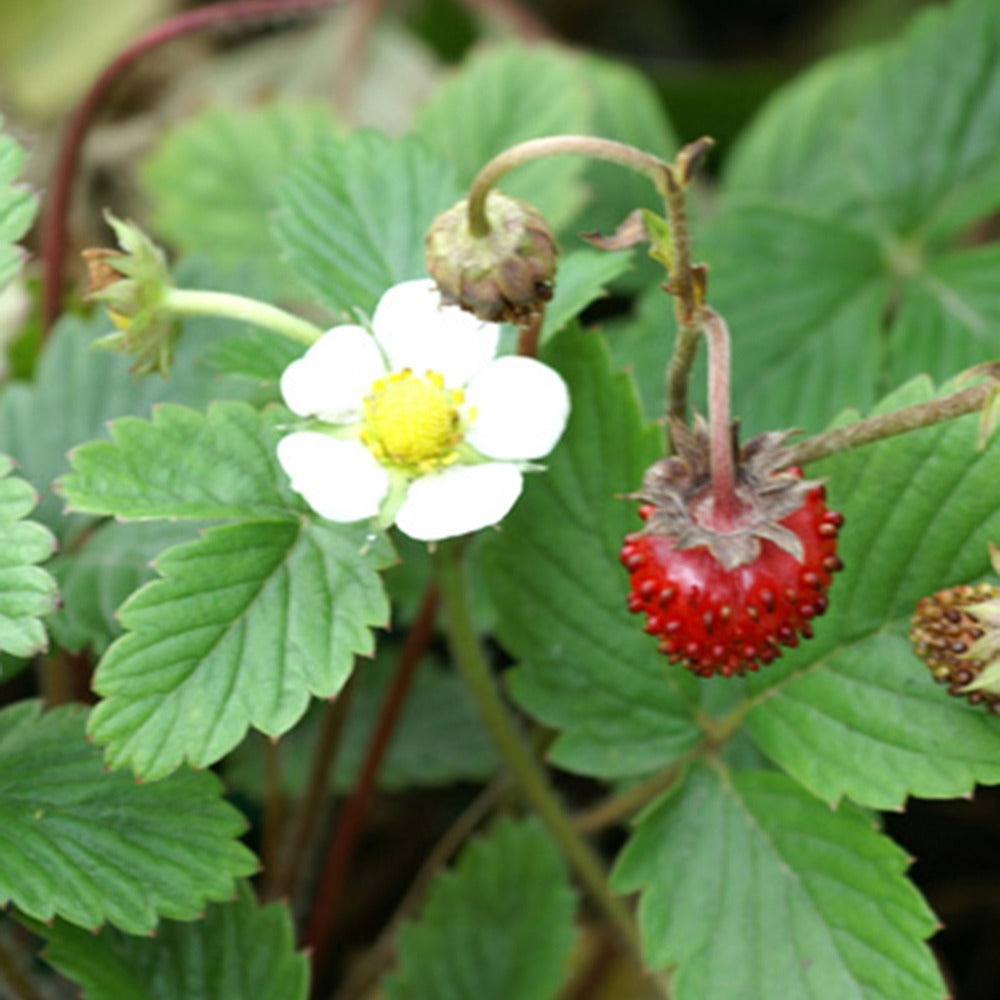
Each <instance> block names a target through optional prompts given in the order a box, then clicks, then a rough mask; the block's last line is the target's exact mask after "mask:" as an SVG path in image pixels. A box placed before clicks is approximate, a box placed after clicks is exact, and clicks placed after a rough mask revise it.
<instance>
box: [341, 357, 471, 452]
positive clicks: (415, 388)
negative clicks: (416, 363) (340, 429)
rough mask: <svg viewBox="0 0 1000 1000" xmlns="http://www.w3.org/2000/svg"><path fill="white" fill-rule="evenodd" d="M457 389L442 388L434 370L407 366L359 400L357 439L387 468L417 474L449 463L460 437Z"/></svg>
mask: <svg viewBox="0 0 1000 1000" xmlns="http://www.w3.org/2000/svg"><path fill="white" fill-rule="evenodd" d="M463 401H464V394H463V393H462V390H461V389H447V388H446V387H445V384H444V377H443V376H442V375H440V374H439V373H438V372H430V371H429V372H427V373H426V374H424V375H415V374H414V373H413V372H412V371H410V369H409V368H406V369H404V370H403V371H401V372H394V373H393V374H391V375H388V376H386V377H385V378H381V379H379V380H378V381H377V382H376V383H375V384H374V385H373V386H372V391H371V394H370V395H369V396H367V397H366V399H365V426H364V428H363V430H362V432H361V438H362V440H363V441H364V442H365V444H366V445H367V446H368V447H369V448H370V449H371V450H372V452H373V453H374V455H375V457H376V458H377V459H378V460H379V461H380V462H384V463H386V464H388V465H400V466H407V467H410V468H416V469H420V470H426V469H430V468H434V467H436V466H439V465H447V464H448V463H450V462H453V461H455V459H456V458H457V454H456V452H455V445H457V444H458V442H459V441H461V439H462V415H461V413H460V412H459V407H460V406H461V405H462V403H463Z"/></svg>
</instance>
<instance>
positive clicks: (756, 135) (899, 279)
mask: <svg viewBox="0 0 1000 1000" xmlns="http://www.w3.org/2000/svg"><path fill="white" fill-rule="evenodd" d="M956 51H961V52H962V59H961V67H960V69H957V70H956V71H954V72H952V71H951V70H950V69H949V68H948V67H950V66H951V64H952V63H953V62H954V59H955V52H956ZM998 54H1000V7H998V6H997V5H996V4H995V3H993V2H992V0H960V2H957V3H955V4H952V5H950V6H949V7H948V8H947V9H943V8H940V9H934V10H930V11H926V12H923V13H922V14H921V16H920V17H918V18H917V19H916V20H915V21H914V23H913V25H912V27H911V29H910V30H909V31H908V32H907V34H906V35H905V37H904V38H903V39H901V40H900V41H899V42H896V43H893V44H891V45H887V46H883V47H881V48H879V49H877V50H874V51H870V52H866V53H862V54H860V55H852V56H847V57H839V58H838V59H837V60H835V61H834V62H832V63H830V64H828V65H825V66H823V67H821V68H819V69H817V70H815V71H814V72H813V73H812V74H810V75H809V76H808V77H806V78H805V80H803V81H801V82H798V83H795V84H793V85H792V87H791V89H790V90H789V91H788V93H787V94H781V95H779V96H778V97H776V98H775V100H774V102H773V103H772V105H771V106H770V107H769V108H768V109H767V110H765V112H764V113H763V114H762V115H761V117H760V118H759V120H758V122H757V123H756V124H755V125H754V126H752V127H751V130H750V133H749V135H748V136H747V138H745V139H744V142H743V146H742V147H741V150H740V151H739V152H738V153H737V155H736V156H735V157H734V159H733V164H732V167H731V170H732V175H731V177H730V178H729V179H727V182H726V184H725V185H724V187H725V191H726V194H727V198H728V200H727V202H725V203H724V204H723V206H722V207H721V210H720V211H719V212H718V214H717V221H716V222H713V223H712V224H711V225H710V226H709V227H708V232H707V233H706V238H705V242H704V247H705V250H706V257H707V259H708V260H709V261H710V262H711V265H712V279H711V284H712V301H713V304H714V305H715V306H716V307H717V308H718V309H719V310H720V311H721V312H722V313H723V314H724V315H726V317H727V319H728V320H729V323H730V327H731V329H732V330H733V336H734V357H735V359H736V360H735V364H734V373H735V380H734V395H735V404H736V406H735V408H736V411H737V412H738V413H739V414H740V416H741V418H742V419H743V422H744V426H745V427H746V428H747V430H750V431H756V430H765V429H770V428H773V427H788V426H797V427H805V428H807V429H809V430H819V429H820V428H821V427H822V426H823V425H824V424H825V423H826V422H827V421H828V420H829V419H830V418H831V417H832V416H833V414H834V413H835V412H836V410H837V409H838V408H839V407H840V406H843V405H844V404H847V405H851V406H859V407H862V408H867V407H869V406H871V405H872V404H873V403H874V401H875V399H876V398H877V395H878V394H879V393H880V392H882V391H884V388H885V387H886V386H891V385H898V384H899V383H900V382H901V381H902V380H904V379H907V378H911V377H913V376H915V375H917V374H921V373H928V374H930V375H931V376H932V377H933V378H937V379H945V378H949V377H951V376H952V375H954V374H955V373H956V367H948V366H949V365H955V364H956V363H957V367H959V368H963V367H969V366H971V365H973V364H976V363H978V362H983V361H989V360H992V359H993V357H994V356H995V355H996V352H997V346H998V337H997V334H996V333H995V323H994V322H993V320H994V316H995V315H996V312H997V305H996V301H995V300H996V294H995V284H996V283H995V282H994V281H990V280H988V277H989V275H990V274H991V264H992V260H993V259H994V258H995V255H994V254H993V251H992V249H991V248H981V247H977V248H976V249H975V250H973V251H960V252H957V253H956V252H954V250H953V249H950V248H949V243H952V244H956V245H959V246H961V245H963V244H966V243H968V242H970V240H969V235H968V234H967V233H966V232H964V231H965V230H966V229H968V227H969V225H970V223H974V222H976V221H977V220H980V219H985V218H987V217H989V215H990V214H991V213H992V212H994V211H995V210H996V209H997V207H998V206H1000V193H998V192H1000V152H998V150H997V146H996V143H994V142H993V141H992V140H991V138H990V137H991V136H992V135H994V134H995V133H996V132H997V131H998V130H1000V68H998V67H1000V58H998ZM942 81H945V82H942ZM985 238H988V230H987V231H984V233H983V234H982V235H977V236H976V240H975V241H976V242H981V241H982V240H983V239H985ZM942 255H943V256H942ZM939 256H941V259H940V261H939V260H938V257H939Z"/></svg>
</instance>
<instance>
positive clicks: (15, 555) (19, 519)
mask: <svg viewBox="0 0 1000 1000" xmlns="http://www.w3.org/2000/svg"><path fill="white" fill-rule="evenodd" d="M12 468H13V463H12V462H11V460H10V459H9V458H8V457H7V456H6V455H0V650H2V651H3V652H5V653H12V654H13V655H14V656H31V655H32V654H34V653H38V652H40V651H41V650H43V649H45V647H46V646H47V645H48V639H47V637H46V635H45V628H44V626H43V625H42V623H41V621H39V619H40V618H42V617H43V616H44V615H47V614H50V613H51V612H52V611H54V610H55V606H56V583H55V580H53V579H52V577H51V576H50V575H49V574H48V572H46V570H44V569H42V568H41V567H40V566H36V565H35V564H36V563H40V562H42V561H43V560H45V559H47V558H48V557H49V556H50V555H52V550H53V549H54V548H55V545H56V540H55V538H54V537H53V536H52V533H51V532H50V531H49V530H48V528H45V527H43V526H42V525H40V524H38V523H37V522H35V521H27V520H25V518H26V517H27V516H28V514H30V513H31V511H32V510H33V509H34V507H35V504H36V503H37V502H38V496H37V494H36V493H35V491H34V489H32V487H31V486H29V485H28V483H26V482H25V481H24V480H23V479H20V478H19V477H17V476H11V475H10V471H11V469H12Z"/></svg>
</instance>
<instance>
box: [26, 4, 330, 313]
mask: <svg viewBox="0 0 1000 1000" xmlns="http://www.w3.org/2000/svg"><path fill="white" fill-rule="evenodd" d="M340 2H343V0H234V2H232V3H219V4H213V5H212V6H210V7H200V8H198V9H197V10H191V11H187V12H185V13H183V14H178V15H177V16H176V17H172V18H170V19H169V20H167V21H164V22H163V23H162V24H159V25H157V26H156V27H155V28H152V29H151V30H150V31H148V32H147V33H146V34H145V35H143V36H142V37H141V38H139V39H138V40H137V41H135V42H133V43H132V44H131V45H130V46H128V48H126V49H124V50H123V51H122V52H120V53H119V54H118V55H117V56H116V57H115V58H114V59H113V60H112V61H111V62H110V63H109V64H108V65H107V66H106V67H105V69H104V71H103V72H102V73H101V75H100V76H99V77H98V78H97V79H96V80H95V81H94V83H93V85H92V86H91V88H90V90H89V91H87V93H86V95H85V96H84V98H83V100H82V101H81V102H80V103H79V104H78V105H77V107H76V109H75V110H74V111H73V114H72V115H71V116H70V119H69V123H68V125H67V126H66V132H65V134H64V136H63V141H62V145H61V146H60V149H59V155H58V157H57V159H56V165H55V171H54V174H53V178H52V185H51V188H50V190H49V195H48V202H47V204H46V208H45V216H44V218H43V220H42V232H41V242H42V267H43V274H42V329H43V330H44V331H45V332H48V330H49V329H50V328H51V327H52V324H53V323H55V321H56V319H57V318H58V316H59V313H60V311H61V309H62V297H63V268H64V264H65V258H66V243H67V219H68V217H69V207H70V201H71V199H72V194H73V178H74V175H75V173H76V167H77V161H78V160H79V157H80V149H81V147H82V146H83V140H84V139H85V138H86V135H87V132H88V131H89V129H90V126H91V124H92V122H93V119H94V116H95V114H96V113H97V111H98V110H99V108H100V106H101V104H102V103H103V101H104V98H105V97H106V96H107V93H108V91H109V90H110V89H111V87H112V85H113V84H114V83H116V82H117V80H118V79H119V77H121V75H122V74H123V73H124V72H125V70H126V69H128V67H129V66H131V65H132V63H134V62H135V61H136V60H137V59H139V57H140V56H143V55H145V54H146V53H147V52H149V51H150V50H152V49H155V48H158V47H159V46H161V45H164V44H165V43H167V42H172V41H173V40H174V39H175V38H180V37H182V36H183V35H191V34H195V33H196V32H199V31H204V30H206V29H208V28H214V27H218V26H220V25H226V24H234V23H236V22H243V21H247V20H251V19H253V18H257V17H273V16H274V15H282V14H302V13H309V12H310V11H313V10H320V9H322V8H324V7H332V6H334V5H335V4H337V3H340Z"/></svg>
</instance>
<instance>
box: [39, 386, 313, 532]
mask: <svg viewBox="0 0 1000 1000" xmlns="http://www.w3.org/2000/svg"><path fill="white" fill-rule="evenodd" d="M279 419H280V414H278V413H277V412H276V411H275V412H273V413H268V414H261V413H259V412H258V411H257V410H255V409H254V408H253V407H251V406H249V405H247V404H246V403H240V402H219V403H214V404H213V405H212V406H210V407H209V409H208V412H207V413H199V412H198V411H196V410H191V409H188V408H187V407H184V406H176V405H172V404H165V405H163V406H160V407H158V408H157V409H156V410H155V411H154V413H153V419H152V420H140V419H138V418H135V417H122V418H121V419H120V420H116V421H114V423H112V424H111V427H110V430H111V440H110V441H91V442H89V443H87V444H85V445H82V446H81V447H79V448H77V449H76V450H74V451H73V452H72V454H71V456H70V459H71V462H72V466H73V471H72V472H71V473H70V474H69V475H66V476H63V477H62V478H61V479H60V480H59V489H60V492H61V493H62V495H63V496H64V497H65V498H66V502H67V509H68V510H70V511H73V512H78V513H86V514H111V515H114V516H116V517H121V518H124V519H126V520H128V519H135V520H143V519H150V518H165V517H180V518H194V519H197V520H210V519H216V518H269V519H282V518H285V519H294V518H296V517H297V514H296V509H297V507H298V504H297V503H296V502H295V500H294V499H293V498H292V496H291V494H290V493H288V492H285V491H284V490H283V489H282V485H281V484H282V483H283V482H284V476H283V474H282V473H281V470H280V467H279V466H278V460H277V457H276V455H275V444H276V432H275V427H274V424H275V422H276V421H277V420H279Z"/></svg>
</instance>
